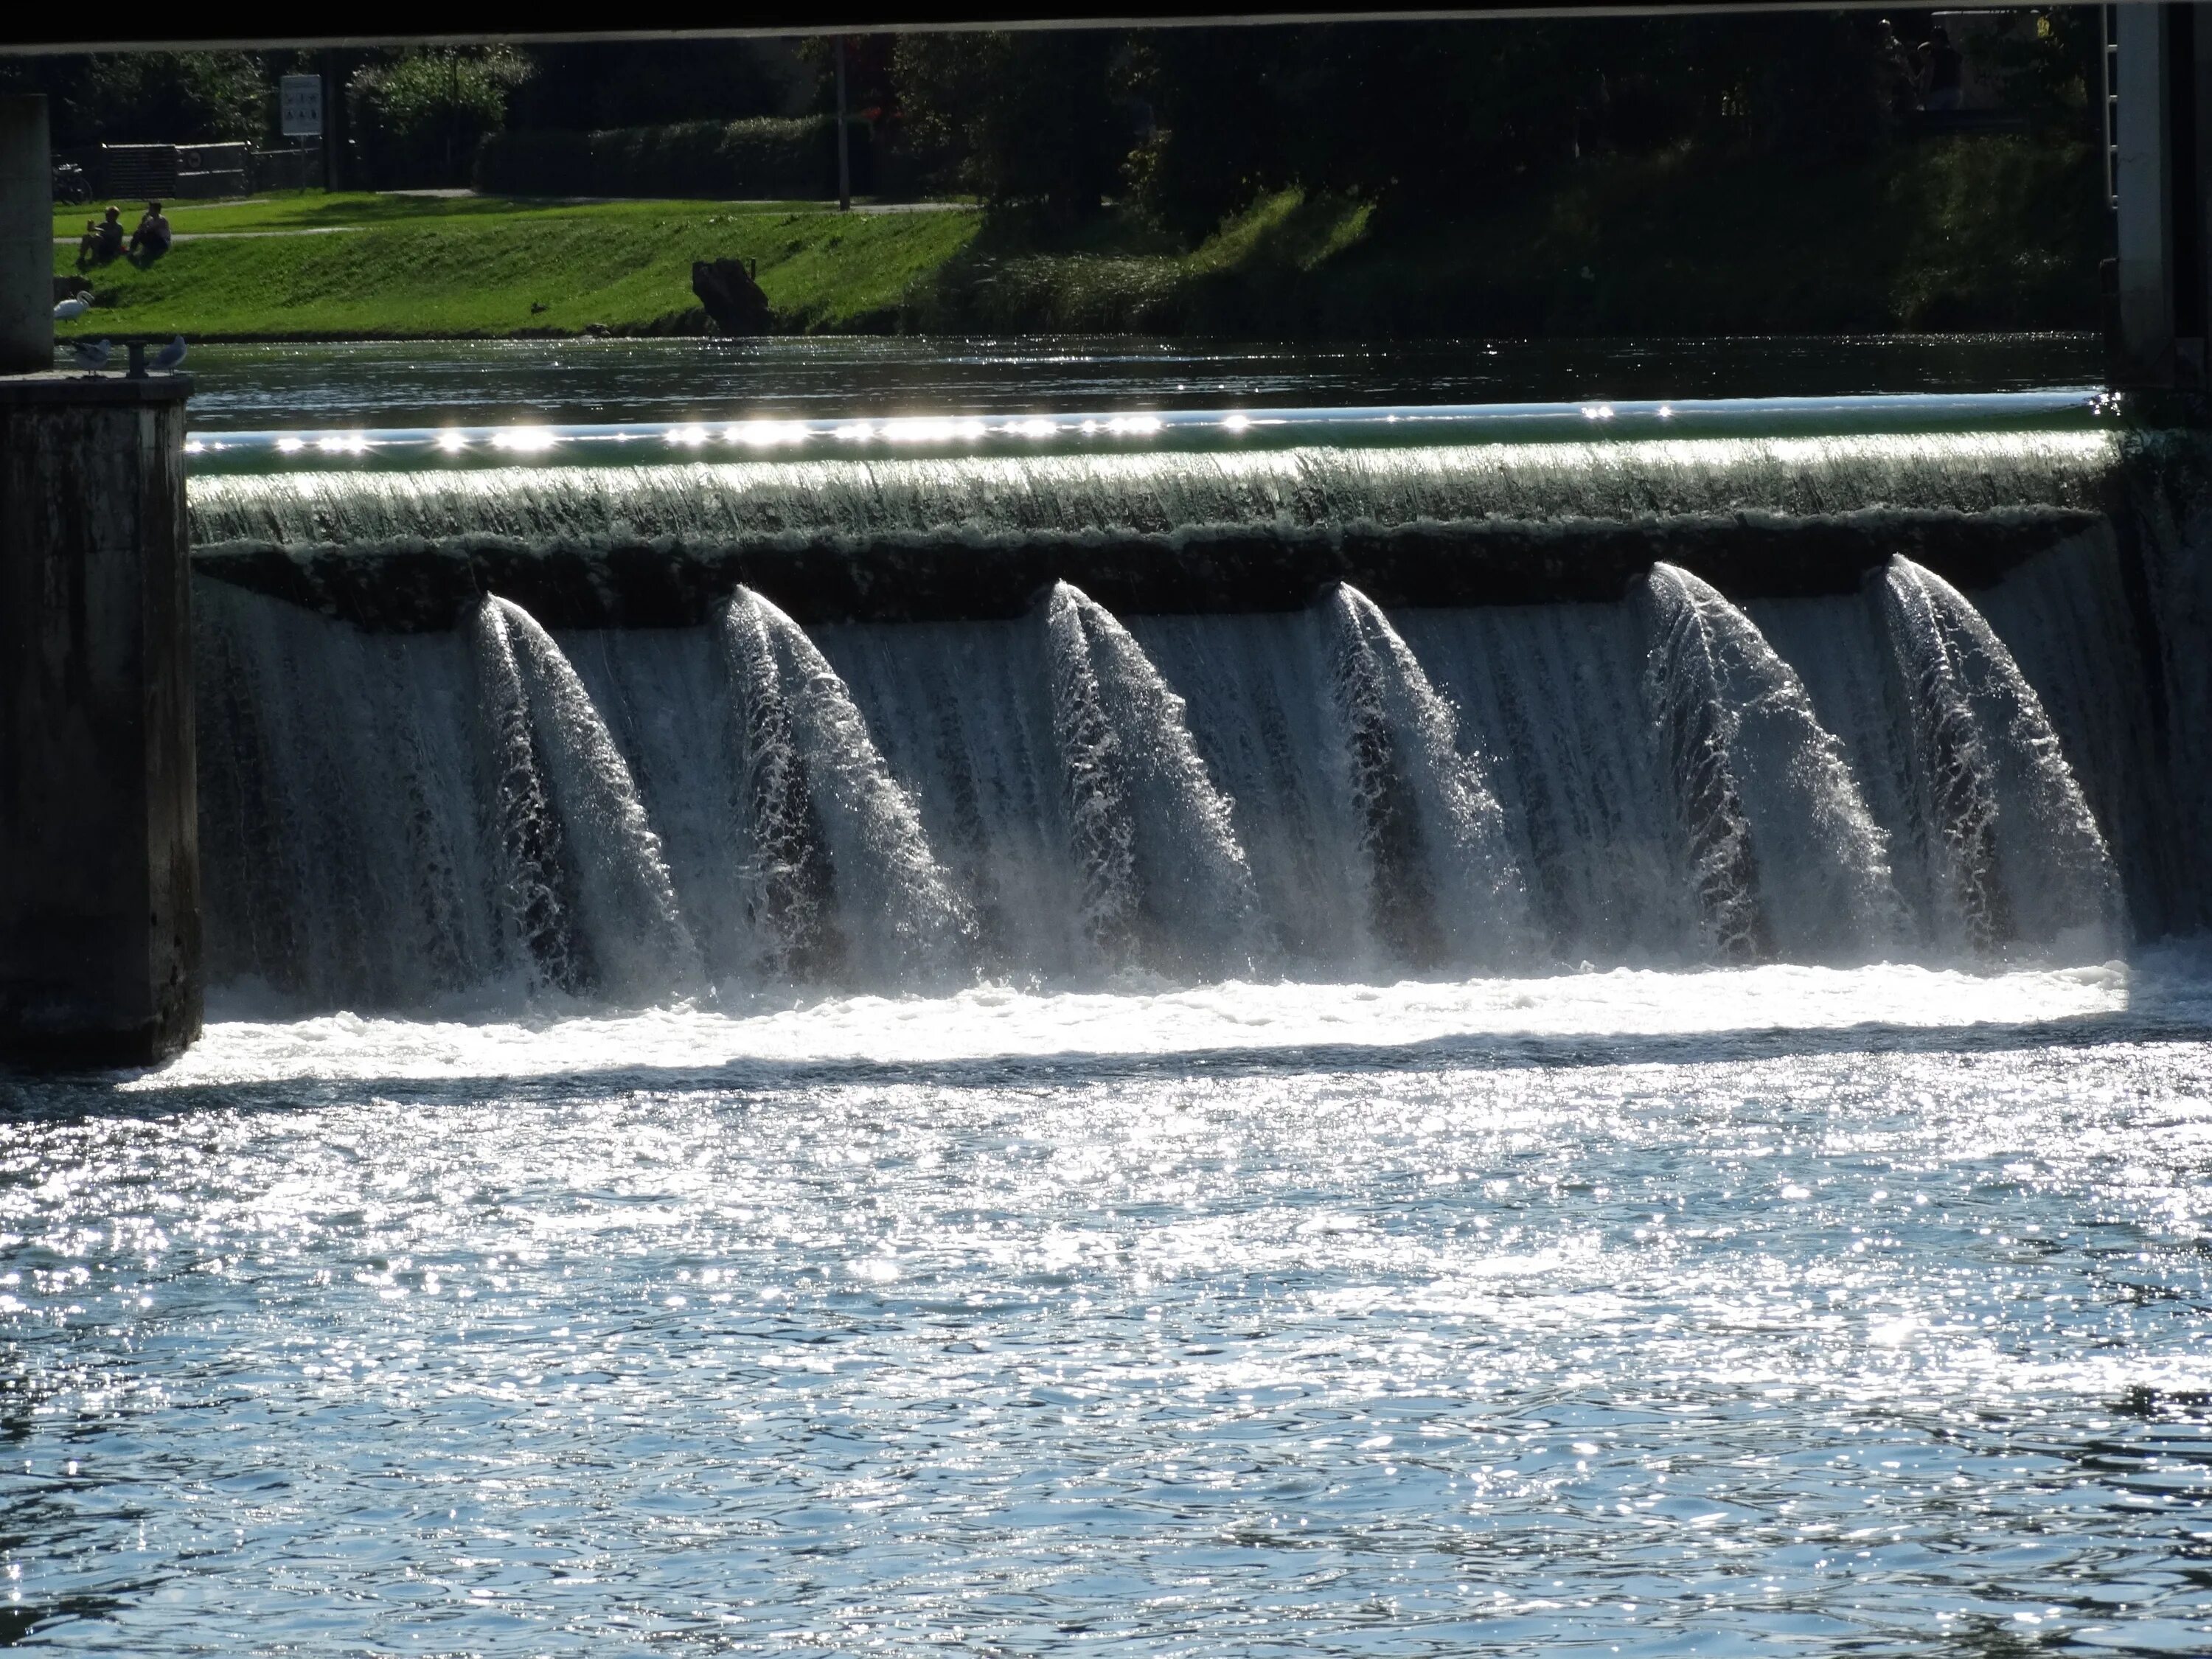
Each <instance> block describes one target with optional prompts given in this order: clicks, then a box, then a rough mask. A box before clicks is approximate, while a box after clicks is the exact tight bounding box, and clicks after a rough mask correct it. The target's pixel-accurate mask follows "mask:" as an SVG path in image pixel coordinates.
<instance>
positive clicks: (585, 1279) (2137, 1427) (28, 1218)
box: [0, 961, 2212, 1655]
mask: <svg viewBox="0 0 2212 1659" xmlns="http://www.w3.org/2000/svg"><path fill="white" fill-rule="evenodd" d="M2207 985H2208V981H2207V980H2206V978H2205V975H2204V974H2203V969H2202V964H2201V963H2195V962H2190V961H2184V962H2179V963H2176V962H2171V961H2168V962H2162V963H2161V962H2154V963H2152V964H2151V965H2150V966H2148V967H2141V966H2139V967H2137V968H2136V969H2132V970H2131V969H2121V968H2118V967H2117V966H2115V967H2112V968H2106V969H2086V970H2077V971H2074V972H2069V973H2030V972H2021V973H2015V974H2012V975H2006V976H2001V977H1986V976H1984V977H1975V976H1969V975H1949V974H1942V973H1935V972H1929V971H1925V970H1919V969H1866V970H1860V971H1857V972H1853V973H1823V972H1820V971H1817V970H1810V969H1755V970H1748V971H1742V972H1732V973H1714V974H1701V975H1658V974H1615V975H1582V976H1572V977H1569V978H1566V979H1563V980H1554V981H1522V982H1514V981H1503V982H1499V981H1492V982H1476V983H1475V984H1473V985H1469V986H1462V987H1452V986H1433V985H1430V986H1401V987H1382V988H1370V987H1237V986H1231V987H1218V988H1215V989H1212V990H1208V991H1200V992H1185V993H1179V994H1157V995H1147V994H1138V993H1131V994H1126V995H1121V996H1104V995H1100V996H1087V997H1069V998H1050V997H1042V996H1034V995H1024V994H1015V993H1012V992H992V991H977V992H972V993H969V994H965V995H963V996H962V997H959V998H955V999H951V1000H942V1001H937V1002H921V1001H901V1002H866V1001H863V1002H852V1003H837V1004H827V1005H821V1006H815V1007H811V1008H796V1009H783V1010H775V1009H766V1008H763V1009H760V1010H754V1011H738V1012H720V1013H716V1012H701V1011H696V1010H676V1011H672V1012H662V1013H659V1014H651V1015H640V1016H633V1017H629V1018H575V1019H571V1020H567V1021H560V1022H555V1023H552V1024H539V1025H536V1026H532V1027H528V1028H524V1027H518V1026H513V1025H500V1024H473V1025H452V1026H421V1025H411V1024H405V1023H403V1022H396V1021H394V1022H371V1021H363V1020H358V1019H352V1018H333V1019H326V1020H320V1021H313V1022H307V1023H305V1024H296V1025H269V1024H252V1023H247V1022H239V1023H233V1024H221V1025H218V1026H217V1027H216V1028H215V1029H214V1030H212V1031H211V1032H210V1036H209V1039H208V1041H207V1042H205V1043H204V1044H203V1046H202V1047H201V1048H199V1049H198V1050H197V1051H196V1052H195V1053H194V1054H192V1055H191V1057H189V1058H188V1060H185V1062H183V1063H182V1064H180V1065H179V1066H175V1067H173V1068H171V1069H170V1070H168V1071H167V1072H162V1073H152V1074H149V1075H146V1076H143V1077H137V1078H129V1079H91V1080H85V1081H81V1082H78V1083H75V1084H67V1085H62V1084H42V1085H28V1084H24V1083H21V1082H17V1083H15V1084H5V1083H0V1089H4V1090H6V1091H8V1095H7V1098H8V1102H9V1107H10V1109H9V1113H8V1115H7V1116H6V1117H5V1119H4V1121H0V1152H4V1166H0V1167H4V1176H0V1228H4V1229H5V1242H4V1256H5V1262H4V1267H5V1273H4V1279H0V1291H3V1292H4V1300H3V1301H0V1322H3V1323H0V1331H4V1343H5V1346H4V1349H0V1353H3V1354H4V1360H0V1365H4V1373H5V1375H4V1379H0V1380H4V1383H5V1392H4V1394H0V1402H4V1416H0V1432H4V1436H5V1446H4V1455H5V1457H6V1459H7V1460H8V1461H7V1462H6V1463H5V1464H4V1466H3V1467H4V1473H0V1506H4V1507H0V1541H4V1544H5V1547H6V1557H5V1562H6V1572H7V1586H8V1594H9V1595H10V1596H12V1598H13V1600H12V1601H10V1602H9V1604H8V1609H7V1611H6V1613H4V1615H0V1616H3V1617H4V1620H5V1623H4V1625H0V1634H15V1635H20V1636H23V1637H26V1638H27V1640H28V1642H29V1644H31V1645H33V1646H34V1647H35V1646H45V1647H52V1648H56V1649H67V1650H84V1651H104V1652H133V1653H143V1652H151V1651H160V1652H164V1653H226V1654H228V1653H265V1654H287V1655H293V1654H313V1655H325V1654H328V1655H341V1654H343V1655H353V1654H366V1653H377V1654H383V1653H440V1654H500V1655H505V1654H513V1655H536V1654H553V1653H562V1654H567V1653H585V1652H588V1653H592V1654H605V1653H625V1652H644V1651H647V1650H651V1651H654V1652H660V1653H701V1654H704V1653H716V1652H781V1651H790V1650H823V1651H835V1652H855V1653H857V1652H869V1651H900V1650H922V1649H924V1648H927V1649H930V1650H953V1651H970V1652H976V1653H994V1654H996V1653H1035V1652H1070V1651H1077V1650H1084V1651H1126V1652H1132V1653H1134V1652H1144V1653H1147V1654H1151V1653H1164V1652H1189V1653H1200V1652H1204V1653H1229V1652H1234V1653H1250V1654H1270V1653H1282V1654H1289V1653H1293V1652H1296V1653H1299V1654H1310V1653H1352V1652H1358V1653H1392V1654H1422V1653H1436V1654H1444V1653H1468V1652H1471V1651H1480V1652H1495V1653H1516V1652H1528V1653H1537V1652H1543V1653H1555V1652H1563V1651H1580V1650H1589V1651H1594V1652H1604V1653H1614V1652H1620V1653H1632V1654H1641V1653H1650V1654H1659V1653H1666V1654H1686V1653H1698V1654H1733V1653H1745V1652H1752V1651H1757V1652H1760V1653H1767V1652H1797V1653H1820V1652H1844V1651H1850V1652H1860V1653H1865V1652H1879V1653H1885V1654H1887V1653H1908V1652H1930V1653H1934V1652H1942V1653H1978V1654H1990V1655H1996V1654H2018V1653H2025V1652H2029V1651H2041V1650H2045V1648H2046V1647H2052V1648H2071V1647H2093V1648H2099V1649H2105V1650H2121V1651H2142V1652H2172V1653H2182V1652H2197V1651H2203V1650H2204V1649H2205V1648H2206V1647H2207V1645H2208V1644H2212V1587H2208V1581H2207V1575H2206V1573H2205V1571H2204V1568H2203V1561H2204V1559H2205V1557H2206V1554H2207V1553H2208V1549H2209V1548H2212V1514H2208V1512H2207V1510H2206V1509H2205V1507H2204V1505H2205V1500H2206V1498H2207V1497H2208V1496H2212V1477H2208V1474H2207V1469H2208V1464H2212V1433H2208V1422H2212V1407H2208V1406H2207V1404H2206V1402H2207V1401H2208V1400H2212V1363H2208V1359H2212V1356H2208V1355H2207V1353H2206V1352H2205V1345H2206V1337H2207V1335H2208V1334H2212V1318H2208V1314H2207V1297H2208V1296H2212V1284H2208V1277H2212V1274H2209V1273H2208V1266H2207V1264H2208V1261H2212V1256H2208V1245H2209V1244H2212V1225H2208V1220H2209V1219H2212V1218H2208V1208H2209V1207H2212V1191H2208V1188H2207V1175H2208V1170H2212V1106H2208V1103H2207V1083H2208V1079H2212V1045H2208V1043H2207V1042H2206V1041H2205V1040H2204V1033H2205V1032H2206V1030H2208V1027H2207V1025H2206V1023H2205V1014H2206V1011H2207V1008H2208V1006H2212V997H2208V994H2207ZM923 1033H927V1034H928V1035H927V1039H926V1040H925V1039H924V1038H923V1036H921V1035H920V1034H923ZM893 1057H899V1058H898V1059H897V1061H896V1063H894V1060H893Z"/></svg>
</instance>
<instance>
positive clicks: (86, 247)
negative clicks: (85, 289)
mask: <svg viewBox="0 0 2212 1659" xmlns="http://www.w3.org/2000/svg"><path fill="white" fill-rule="evenodd" d="M120 252H123V210H122V209H121V208H110V209H108V210H107V216H106V218H104V219H88V220H86V221H85V222H84V235H83V238H82V240H80V241H79V242H78V243H77V245H76V263H77V269H79V270H82V269H83V268H84V267H85V266H87V265H104V264H106V263H107V262H108V261H109V260H110V259H112V258H114V257H115V256H116V255H117V254H118V253H120Z"/></svg>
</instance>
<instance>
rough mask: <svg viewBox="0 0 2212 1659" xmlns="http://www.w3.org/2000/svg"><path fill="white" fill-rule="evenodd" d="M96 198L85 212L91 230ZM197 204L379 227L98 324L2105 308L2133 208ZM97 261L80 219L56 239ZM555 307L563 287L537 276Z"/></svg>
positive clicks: (465, 330) (1804, 178)
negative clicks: (709, 288) (705, 283)
mask: <svg viewBox="0 0 2212 1659" xmlns="http://www.w3.org/2000/svg"><path fill="white" fill-rule="evenodd" d="M84 216H85V214H84V210H82V209H70V210H66V211H64V212H62V213H58V214H57V215H56V224H57V226H58V229H59V231H60V232H61V233H62V234H68V233H70V232H71V231H74V230H75V229H76V228H78V227H79V226H81V225H82V222H83V219H84ZM173 219H174V222H175V223H176V226H177V228H178V230H179V232H180V233H183V234H187V235H189V234H191V233H192V232H194V231H214V230H222V231H232V232H236V231H250V230H262V229H271V228H313V227H316V226H319V225H343V226H349V227H365V228H358V229H349V230H346V231H343V232H340V233H337V234H326V235H303V236H290V237H268V238H263V239H258V240H208V241H184V242H180V243H179V244H178V245H177V246H176V247H175V248H174V249H173V251H172V252H170V253H169V255H168V256H167V258H164V259H162V260H161V261H160V262H158V263H157V264H155V265H154V266H153V267H152V268H151V269H150V270H143V271H140V270H133V269H131V268H129V267H127V266H124V265H120V264H118V265H111V266H108V267H106V269H105V270H101V271H100V272H96V273H94V283H95V285H96V287H97V289H99V291H100V294H101V295H103V297H106V298H112V300H113V301H114V304H113V305H112V306H106V305H103V306H101V307H96V308H95V309H94V311H93V312H92V313H89V314H88V316H87V317H85V318H83V319H81V320H80V321H79V322H77V323H76V324H75V325H70V326H69V327H67V328H66V329H65V330H64V332H65V333H70V334H84V333H94V334H125V333H143V334H167V333H171V332H181V333H185V334H188V335H192V336H196V337H223V336H228V337H246V338H254V337H259V338H287V337H293V338H296V337H317V336H322V337H330V336H346V335H362V336H371V335H374V336H396V337H405V336H410V335H411V336H438V335H473V334H493V335H496V334H511V333H516V332H527V331H560V332H574V331H581V330H583V329H585V328H587V327H592V326H594V325H597V326H600V327H605V328H611V329H613V330H615V331H618V332H633V331H664V330H668V329H670V328H671V325H674V324H676V323H677V322H678V319H682V318H683V317H684V314H685V313H688V312H690V311H691V310H692V308H693V300H692V296H691V292H690V266H691V262H692V261H693V260H694V259H696V258H720V257H728V256H732V255H734V256H738V257H742V258H754V259H757V260H758V261H759V262H760V277H761V285H762V287H763V289H766V290H767V292H768V295H769V301H770V302H771V303H772V304H773V306H774V307H775V312H776V316H777V319H778V324H779V326H781V327H782V328H785V329H788V330H794V331H817V330H819V331H873V330H882V329H887V328H893V327H896V328H901V329H906V330H913V331H940V332H951V331H1013V332H1028V331H1081V332H1089V331H1097V332H1123V331H1131V332H1142V333H1162V334H1215V335H1242V336H1245V337H1253V336H1261V335H1266V336H1275V337H1376V336H1387V335H1393V334H1399V335H1423V334H1429V335H1460V336H1480V335H1488V336H1499V335H1509V336H1510V335H1546V334H1553V335H1575V334H1584V335H1589V334H1650V335H1670V334H1674V335H1696V334H1711V333H1735V334H1741V333H1764V332H1799V331H1887V330H1914V329H2089V328H2094V327H2095V326H2096V325H2097V321H2098V301H2097V297H2096V292H2097V290H2096V266H2097V261H2098V259H2099V258H2101V257H2102V256H2103V253H2104V252H2105V247H2104V241H2105V238H2106V234H2107V228H2106V216H2105V213H2104V210H2103V206H2102V203H2101V199H2100V194H2099V178H2098V167H2097V163H2096V158H2095V154H2094V151H2093V148H2092V147H2090V146H2088V145H2086V144H2084V145H2074V146H2068V145H2065V144H2061V143H2051V142H2050V141H2047V140H2046V141H2038V142H2031V141H2029V140H2027V139H2022V138H2018V137H1976V138H1963V137H1962V138H1950V139H1940V140H1934V141H1929V142H1924V143H1917V144H1906V145H1901V146H1899V147H1898V148H1896V149H1891V150H1888V151H1886V152H1884V153H1882V154H1881V155H1877V156H1875V157H1873V158H1870V159H1869V160H1866V161H1860V162H1857V163H1850V164H1845V165H1831V166H1827V167H1822V168H1820V169H1819V170H1817V171H1807V170H1806V169H1804V168H1802V167H1799V166H1796V165H1793V164H1792V163H1790V162H1789V161H1784V160H1780V159H1778V158H1773V157H1763V158H1761V157H1731V156H1729V155H1725V154H1719V155H1711V154H1709V155H1695V156H1692V155H1656V156H1644V157H1637V158H1599V159H1594V160H1592V161H1587V162H1583V163H1581V164H1578V165H1577V167H1574V168H1573V169H1571V171H1569V172H1568V173H1565V174H1564V175H1563V176H1561V177H1560V178H1559V179H1555V180H1554V181H1553V182H1552V183H1551V185H1548V186H1547V188H1544V189H1542V190H1538V191H1528V190H1523V191H1521V192H1519V193H1518V194H1514V193H1510V192H1501V194H1500V196H1499V197H1498V199H1497V201H1496V202H1495V204H1493V205H1492V207H1491V208H1490V209H1489V210H1487V211H1486V212H1485V213H1483V214H1481V215H1480V216H1477V217H1474V218H1473V219H1462V220H1458V221H1450V222H1446V221H1436V220H1431V219H1429V218H1426V217H1425V216H1423V214H1422V213H1421V212H1420V210H1419V204H1394V205H1393V207H1392V208H1391V209H1389V210H1388V211H1378V210H1372V209H1370V206H1369V205H1368V204H1364V203H1359V202H1353V201H1346V200H1343V199H1335V198H1314V199H1310V200H1309V199H1307V198H1305V197H1303V196H1301V195H1300V194H1299V193H1298V192H1297V191H1284V192H1282V193H1280V194H1278V195H1275V196H1272V197H1266V198H1264V199H1262V200H1261V201H1260V202H1258V203H1256V204H1254V205H1253V206H1252V207H1251V208H1250V209H1249V210H1246V211H1245V212H1243V213H1241V214H1238V215H1237V216H1233V217H1231V219H1229V220H1228V221H1226V222H1224V223H1223V224H1222V225H1221V226H1220V227H1219V228H1218V229H1217V230H1216V231H1215V232H1214V233H1213V234H1212V235H1211V236H1210V237H1208V238H1206V240H1204V241H1203V242H1202V243H1200V245H1199V246H1197V247H1195V248H1188V249H1181V248H1176V247H1173V246H1164V245H1163V244H1162V241H1161V239H1160V238H1159V236H1158V234H1157V233H1154V232H1148V231H1146V229H1145V228H1142V227H1140V226H1135V225H1130V224H1127V223H1123V222H1117V221H1115V220H1112V219H1108V220H1105V221H1102V222H1096V223H1093V224H1091V225H1088V226H1086V227H1085V228H1082V229H1081V230H1079V231H1078V232H1075V233H1073V234H1068V233H1048V232H1041V231H1039V230H1038V229H1037V228H1036V227H1028V226H1023V225H1019V224H1016V223H1009V222H997V223H986V222H984V221H983V220H982V219H981V216H978V215H975V214H972V213H965V212H951V213H917V214H896V215H882V216H873V215H860V214H854V215H849V216H843V215H839V214H836V213H834V212H830V211H828V210H823V209H822V208H821V207H819V206H817V205H815V204H802V203H793V204H732V203H707V202H695V203H684V202H615V203H550V202H533V203H516V202H507V201H501V200H498V199H487V198H477V197H462V198H438V197H389V196H385V197H366V196H336V197H322V196H319V195H310V194H300V195H295V196H292V197H276V198H272V199H270V200H268V201H265V202H254V203H237V204H212V205H208V206H191V207H180V208H179V209H177V210H176V211H175V212H174V214H173ZM71 268H73V251H72V250H70V249H69V248H59V249H57V250H56V256H55V269H56V270H68V269H71ZM533 304H542V305H543V306H544V307H545V309H544V311H542V312H536V313H533V312H532V310H531V307H532V305H533Z"/></svg>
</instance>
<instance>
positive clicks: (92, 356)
mask: <svg viewBox="0 0 2212 1659" xmlns="http://www.w3.org/2000/svg"><path fill="white" fill-rule="evenodd" d="M113 349H114V348H113V347H112V346H111V345H109V344H108V343H107V342H106V341H105V340H79V341H78V342H77V343H76V366H77V367H78V368H81V369H82V370H83V371H84V372H85V373H86V374H99V373H100V370H101V369H103V368H106V367H107V357H108V354H109V353H110V352H111V351H112V350H113Z"/></svg>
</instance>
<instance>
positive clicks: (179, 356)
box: [154, 334, 185, 374]
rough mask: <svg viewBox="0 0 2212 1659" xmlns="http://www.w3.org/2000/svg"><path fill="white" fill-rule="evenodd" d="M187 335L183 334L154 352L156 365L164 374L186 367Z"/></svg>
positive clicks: (173, 372)
mask: <svg viewBox="0 0 2212 1659" xmlns="http://www.w3.org/2000/svg"><path fill="white" fill-rule="evenodd" d="M184 362H185V337H184V336H183V335H181V334H179V336H177V337H176V338H175V339H173V340H172V341H170V342H169V343H168V344H167V345H165V346H163V347H162V348H161V349H160V350H159V351H157V352H155V354H154V367H155V368H158V369H160V370H161V373H162V374H175V373H176V372H177V371H178V370H179V368H183V367H184Z"/></svg>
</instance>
